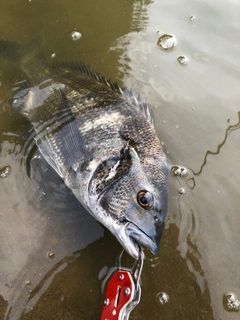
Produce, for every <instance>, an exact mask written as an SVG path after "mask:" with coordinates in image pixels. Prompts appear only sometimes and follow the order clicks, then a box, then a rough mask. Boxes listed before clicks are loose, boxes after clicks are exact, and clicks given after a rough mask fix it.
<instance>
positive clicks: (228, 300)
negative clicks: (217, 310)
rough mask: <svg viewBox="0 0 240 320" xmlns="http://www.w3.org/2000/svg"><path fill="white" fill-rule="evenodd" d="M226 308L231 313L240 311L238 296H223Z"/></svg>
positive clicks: (232, 294) (228, 294) (230, 294)
mask: <svg viewBox="0 0 240 320" xmlns="http://www.w3.org/2000/svg"><path fill="white" fill-rule="evenodd" d="M223 305H224V308H225V309H226V310H227V311H229V312H238V311H240V301H239V300H238V299H237V297H236V295H235V294H234V293H232V292H229V293H227V294H225V295H224V296H223Z"/></svg>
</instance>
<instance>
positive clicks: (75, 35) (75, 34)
mask: <svg viewBox="0 0 240 320" xmlns="http://www.w3.org/2000/svg"><path fill="white" fill-rule="evenodd" d="M71 36H72V39H73V41H77V40H79V39H80V38H82V35H81V33H80V32H78V31H73V32H72V34H71Z"/></svg>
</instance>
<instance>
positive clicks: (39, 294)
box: [0, 0, 240, 320]
mask: <svg viewBox="0 0 240 320" xmlns="http://www.w3.org/2000/svg"><path fill="white" fill-rule="evenodd" d="M239 14H240V6H239V3H238V1H234V0H227V1H224V0H222V1H214V2H210V4H209V1H206V0H204V1H198V0H196V1H190V0H186V1H183V0H178V1H176V0H175V1H174V0H168V1H133V0H132V1H121V0H119V1H118V0H115V1H114V2H113V1H110V0H104V1H96V0H88V1H81V2H80V1H75V0H69V1H63V0H61V1H54V0H48V1H46V0H42V1H37V0H32V1H27V0H25V1H17V0H15V1H13V0H8V1H2V3H1V11H0V38H1V39H7V40H12V41H18V42H19V43H27V42H28V41H30V40H31V39H33V38H36V37H43V35H44V44H43V50H44V52H45V55H46V56H47V57H49V61H50V62H51V61H52V59H51V55H52V54H53V53H55V54H56V57H55V58H53V59H55V60H56V61H57V60H68V61H71V60H75V61H76V60H78V61H83V62H86V63H87V64H89V65H90V66H91V67H93V68H94V69H96V70H97V71H98V72H100V73H101V74H103V75H105V76H106V77H110V78H111V79H112V80H114V81H116V80H117V81H118V82H119V83H120V84H123V85H125V86H127V87H129V88H132V89H133V90H134V91H135V92H137V93H138V92H139V93H141V95H142V96H143V98H144V99H146V100H147V101H148V102H149V103H150V104H151V105H152V106H153V110H154V114H155V120H156V126H157V131H158V134H159V137H161V140H162V141H163V143H164V147H165V151H166V152H167V153H168V158H169V162H170V167H171V166H173V165H178V166H183V167H186V168H187V170H188V175H187V176H186V177H180V176H179V175H176V176H175V175H173V174H170V181H169V188H170V190H169V195H170V196H169V215H168V221H167V227H166V230H165V232H164V236H163V239H162V243H161V249H160V252H159V254H158V255H157V256H153V255H152V254H150V253H149V252H146V257H147V259H146V261H145V264H144V270H143V275H142V298H141V303H140V305H139V306H138V307H137V308H136V309H135V310H134V311H133V312H132V314H131V316H130V319H131V320H134V319H135V320H138V319H147V320H152V319H184V320H186V319H191V320H192V319H194V320H195V319H217V320H218V319H221V320H225V319H226V320H235V319H239V317H240V312H238V311H237V310H235V311H234V309H230V308H228V306H227V304H226V302H225V300H224V295H225V294H227V293H228V292H232V293H234V294H235V295H236V297H237V299H238V300H240V275H239V270H240V255H239V248H240V232H239V229H240V214H239V208H240V197H239V185H240V166H239V162H240V149H239V140H240V131H239V130H238V129H239V128H240V122H239V120H240V119H239V112H240V90H239V88H240V76H239V74H240V73H239V72H240V62H239V57H240V44H239V38H240V19H239ZM191 16H193V17H192V18H190V17H191ZM74 30H77V31H79V32H80V33H81V34H82V37H81V39H79V40H78V41H73V40H72V39H71V33H72V31H74ZM164 34H169V35H174V37H175V42H176V43H175V46H174V47H173V48H172V49H169V50H162V49H161V48H160V47H159V46H158V45H157V43H158V39H159V38H160V37H161V36H162V35H164ZM168 45H169V43H167V46H168ZM179 56H185V57H187V59H188V63H187V64H186V65H181V64H180V63H179V62H178V61H177V58H178V57H179ZM22 79H24V74H22V72H21V71H19V70H18V69H17V68H16V67H15V66H13V65H11V64H10V63H8V62H6V61H5V60H3V59H1V60H0V83H1V86H0V152H1V154H0V176H1V178H0V204H1V207H0V319H14V320H15V319H24V320H27V319H34V320H38V319H39V320H42V319H48V320H49V319H53V320H54V319H58V320H59V319H98V318H99V316H100V312H101V306H102V301H103V295H102V293H101V281H100V280H98V274H99V271H100V270H101V269H102V268H103V267H104V266H108V267H111V266H113V265H114V261H115V258H116V256H117V255H118V253H119V251H120V245H119V244H118V243H117V241H116V240H115V239H114V237H113V236H112V235H110V233H109V232H108V231H107V230H105V229H103V228H102V227H101V226H100V225H99V224H98V223H97V222H96V221H95V220H94V219H93V218H92V217H91V216H90V215H89V214H88V213H87V212H86V211H85V210H84V209H83V208H82V206H81V205H80V204H79V203H78V201H77V200H76V199H75V197H74V196H73V195H71V193H70V192H69V190H68V189H67V188H66V187H65V185H64V184H63V183H62V181H61V180H60V179H59V177H58V176H57V174H55V172H54V171H53V170H52V169H51V168H50V167H49V166H48V165H47V164H46V162H45V161H44V160H42V159H41V158H40V157H39V156H40V155H39V152H38V150H37V149H36V148H35V147H34V143H33V142H32V139H31V137H32V132H31V127H30V125H29V123H28V122H27V120H26V119H25V118H23V117H22V116H21V115H19V114H18V113H16V112H14V111H13V110H12V109H11V108H10V106H9V103H8V100H9V99H10V98H11V90H12V88H13V86H14V83H15V82H16V81H17V80H22ZM32 158H34V159H33V160H31V159H32ZM9 166H10V168H11V169H9ZM4 169H6V170H4ZM4 175H5V176H6V177H4ZM180 188H183V190H184V192H185V193H183V194H179V189H180ZM161 292H165V293H166V294H167V295H168V296H169V302H168V303H166V304H161V303H160V302H159V294H160V293H161Z"/></svg>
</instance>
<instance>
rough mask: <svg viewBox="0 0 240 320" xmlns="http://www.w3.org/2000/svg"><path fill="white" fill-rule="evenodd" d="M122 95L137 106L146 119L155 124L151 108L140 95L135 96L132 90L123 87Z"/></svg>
mask: <svg viewBox="0 0 240 320" xmlns="http://www.w3.org/2000/svg"><path fill="white" fill-rule="evenodd" d="M122 94H123V96H124V98H125V100H127V101H128V102H129V103H131V104H133V105H135V106H136V107H138V108H139V110H140V111H141V112H142V113H143V115H144V116H145V117H146V118H147V120H148V121H149V122H150V123H151V124H152V125H153V126H155V121H154V116H153V112H152V110H151V109H150V108H149V105H148V104H147V103H146V102H143V101H142V99H141V97H140V95H139V94H138V96H135V95H134V93H133V92H132V90H128V89H126V88H125V89H124V90H123V93H122Z"/></svg>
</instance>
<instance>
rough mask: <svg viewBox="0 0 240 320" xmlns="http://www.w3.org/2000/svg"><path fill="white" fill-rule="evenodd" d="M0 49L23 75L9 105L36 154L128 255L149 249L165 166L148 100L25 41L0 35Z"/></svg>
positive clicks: (159, 227) (159, 222)
mask: <svg viewBox="0 0 240 320" xmlns="http://www.w3.org/2000/svg"><path fill="white" fill-rule="evenodd" d="M0 55H1V56H3V57H4V58H6V59H8V60H10V61H11V62H14V63H16V64H17V65H18V66H19V67H20V68H21V69H22V70H24V71H25V73H26V74H27V76H28V79H29V83H28V90H27V91H26V87H27V86H25V88H24V94H23V96H22V97H21V94H20V95H19V94H18V97H19V96H20V97H21V98H18V101H17V108H18V110H19V111H21V112H22V113H23V114H25V115H26V116H27V117H28V118H29V120H30V122H31V124H32V126H33V127H34V129H35V132H36V138H35V139H36V143H37V145H38V147H39V149H40V151H41V153H42V155H43V156H44V158H45V159H46V160H47V161H48V163H49V164H50V165H51V166H52V167H53V168H54V169H55V171H56V172H57V173H58V174H59V175H60V176H61V178H62V179H63V180H64V182H65V183H66V185H67V186H68V187H69V188H70V189H71V190H72V192H73V193H74V194H75V196H76V197H77V199H78V200H79V201H80V202H81V203H82V204H83V205H84V206H85V207H86V208H87V210H88V211H89V212H90V213H91V214H92V215H93V216H94V217H95V218H96V219H97V220H98V221H100V222H101V223H102V224H103V225H105V226H106V227H107V228H108V229H109V230H110V231H111V232H112V233H113V234H114V235H115V236H116V238H117V239H118V240H119V242H120V243H121V244H122V246H123V247H124V248H125V250H126V251H127V252H128V253H129V254H130V255H132V256H133V257H134V258H138V255H139V245H141V246H144V247H146V248H147V249H149V250H150V251H152V252H153V253H157V251H158V247H159V242H160V239H161V235H162V231H163V227H164V222H165V218H166V214H167V196H168V188H167V176H168V165H167V159H166V156H165V154H164V153H163V150H162V147H161V144H160V142H159V140H158V138H157V135H156V132H155V129H154V125H153V122H154V121H153V118H152V115H151V112H150V111H149V109H148V106H147V105H146V104H144V103H142V102H141V100H140V99H139V98H136V97H134V95H133V94H132V93H131V92H130V91H127V90H122V89H121V88H120V87H119V86H117V85H115V84H113V83H112V82H111V81H107V80H106V79H105V78H103V77H102V76H100V75H99V74H97V73H95V72H94V71H93V70H92V69H90V68H89V67H87V66H85V65H84V64H82V63H68V62H62V63H58V64H56V65H54V66H48V65H47V64H46V62H45V61H44V58H43V56H42V54H41V53H39V52H37V51H36V48H34V50H33V46H26V47H21V46H20V45H18V44H15V43H12V42H8V41H0ZM15 100H16V99H15ZM15 100H14V101H15ZM15 103H16V102H15Z"/></svg>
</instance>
